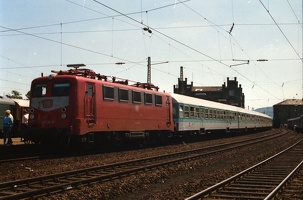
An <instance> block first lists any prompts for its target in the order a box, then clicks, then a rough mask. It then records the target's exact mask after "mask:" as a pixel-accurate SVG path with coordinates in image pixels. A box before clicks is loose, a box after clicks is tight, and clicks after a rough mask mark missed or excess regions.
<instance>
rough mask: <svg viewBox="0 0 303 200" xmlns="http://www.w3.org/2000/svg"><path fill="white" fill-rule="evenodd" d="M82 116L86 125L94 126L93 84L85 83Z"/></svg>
mask: <svg viewBox="0 0 303 200" xmlns="http://www.w3.org/2000/svg"><path fill="white" fill-rule="evenodd" d="M84 101H85V102H84V114H85V118H86V122H87V124H88V125H94V124H95V112H96V109H95V84H93V83H87V85H86V91H85V99H84Z"/></svg>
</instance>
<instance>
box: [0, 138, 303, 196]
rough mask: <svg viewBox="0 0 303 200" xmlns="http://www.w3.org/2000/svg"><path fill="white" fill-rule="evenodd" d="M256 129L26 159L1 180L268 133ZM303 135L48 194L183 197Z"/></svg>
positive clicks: (5, 171) (8, 169)
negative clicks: (232, 134) (195, 140)
mask: <svg viewBox="0 0 303 200" xmlns="http://www.w3.org/2000/svg"><path fill="white" fill-rule="evenodd" d="M268 133H269V132H263V133H256V134H251V135H246V136H241V137H233V138H225V139H218V140H210V141H204V142H199V143H190V144H184V143H183V144H180V145H172V146H165V147H157V148H148V149H141V150H136V151H125V152H115V153H105V154H98V155H89V156H80V157H71V158H61V159H46V160H36V161H22V162H16V163H6V164H3V165H1V166H0V171H1V174H0V180H1V182H6V181H12V180H16V179H23V178H28V177H35V176H40V175H47V174H52V173H59V172H63V171H70V170H74V169H80V168H85V167H93V166H97V165H102V164H110V163H115V162H121V161H126V160H132V159H138V158H143V157H149V156H155V155H160V154H165V153H172V152H177V151H183V150H188V149H193V148H199V147H203V146H211V145H214V144H220V143H225V142H230V141H235V140H240V139H241V140H242V139H244V138H250V137H255V136H258V135H264V134H268ZM300 136H301V135H300V134H297V133H293V132H292V133H290V134H287V135H286V136H283V137H281V138H278V139H275V140H274V141H268V142H264V143H259V144H256V145H252V146H250V147H245V148H242V149H241V150H239V149H238V150H234V151H229V152H227V153H224V154H217V155H212V156H209V157H207V158H203V159H201V160H195V161H191V162H189V163H186V164H179V165H175V166H172V167H167V168H162V169H157V170H151V171H148V172H146V173H140V174H135V175H132V176H128V177H125V178H123V179H119V180H115V181H112V182H108V183H106V182H105V183H98V184H91V185H89V186H82V187H79V188H74V189H73V190H69V191H66V192H64V193H61V194H56V195H53V196H50V197H47V198H46V197H45V199H116V200H120V199H184V198H186V197H188V196H191V195H192V194H194V193H196V192H198V191H201V190H203V189H205V188H207V187H209V186H211V185H213V184H215V183H217V182H220V181H221V180H223V179H225V178H227V177H229V176H231V175H234V174H236V173H238V172H240V171H241V170H243V169H245V168H247V167H249V166H252V165H254V164H256V163H257V162H259V161H261V160H262V159H263V158H265V157H268V156H270V155H273V154H274V153H276V152H277V151H279V150H281V149H283V148H284V147H286V146H288V144H289V143H293V142H294V141H296V140H297V139H298V137H300Z"/></svg>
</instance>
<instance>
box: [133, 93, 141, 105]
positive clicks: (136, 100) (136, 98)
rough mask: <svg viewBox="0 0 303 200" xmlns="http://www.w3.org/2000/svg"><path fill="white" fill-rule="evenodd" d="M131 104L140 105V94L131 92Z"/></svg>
mask: <svg viewBox="0 0 303 200" xmlns="http://www.w3.org/2000/svg"><path fill="white" fill-rule="evenodd" d="M133 103H141V92H137V91H133Z"/></svg>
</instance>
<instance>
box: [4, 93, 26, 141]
mask: <svg viewBox="0 0 303 200" xmlns="http://www.w3.org/2000/svg"><path fill="white" fill-rule="evenodd" d="M28 108H29V100H28V99H10V98H6V97H3V96H0V122H1V123H0V131H1V132H2V131H3V124H2V121H3V118H4V117H5V114H4V112H5V111H6V110H10V111H11V114H12V115H13V117H14V122H13V127H12V136H13V137H18V136H20V134H21V119H22V113H23V111H24V110H25V111H26V110H27V109H28Z"/></svg>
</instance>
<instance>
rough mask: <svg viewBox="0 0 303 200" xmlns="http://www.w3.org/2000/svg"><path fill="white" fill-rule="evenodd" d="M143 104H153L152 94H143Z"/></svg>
mask: <svg viewBox="0 0 303 200" xmlns="http://www.w3.org/2000/svg"><path fill="white" fill-rule="evenodd" d="M144 102H145V104H147V105H151V104H153V96H152V94H149V93H144Z"/></svg>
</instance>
